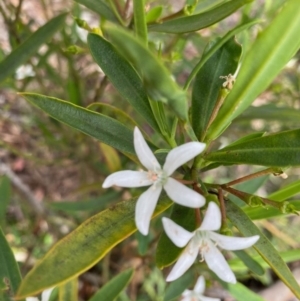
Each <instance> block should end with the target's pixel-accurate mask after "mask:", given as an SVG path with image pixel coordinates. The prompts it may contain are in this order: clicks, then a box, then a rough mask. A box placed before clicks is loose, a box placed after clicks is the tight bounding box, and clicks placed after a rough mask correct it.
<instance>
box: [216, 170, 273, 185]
mask: <svg viewBox="0 0 300 301" xmlns="http://www.w3.org/2000/svg"><path fill="white" fill-rule="evenodd" d="M276 171H277V169H276ZM274 172H275V170H274V168H267V169H264V170H261V171H258V172H255V173H253V174H251V175H248V176H245V177H242V178H239V179H236V180H234V181H231V182H228V183H225V184H223V185H222V187H229V186H233V185H236V184H239V183H242V182H245V181H249V180H252V179H254V178H258V177H261V176H264V175H267V174H271V173H274Z"/></svg>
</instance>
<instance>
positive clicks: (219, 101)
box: [201, 89, 229, 141]
mask: <svg viewBox="0 0 300 301" xmlns="http://www.w3.org/2000/svg"><path fill="white" fill-rule="evenodd" d="M228 92H229V91H228V90H227V89H221V90H220V92H219V96H218V99H217V102H216V104H215V106H214V108H213V111H212V113H211V116H210V118H209V121H208V123H207V126H206V128H205V131H204V133H203V134H202V137H201V141H204V138H205V135H206V132H207V130H208V128H209V127H210V126H211V124H212V123H213V121H214V120H215V119H216V117H217V115H218V112H219V110H220V108H221V106H222V104H223V102H224V99H225V98H226V96H227V95H228Z"/></svg>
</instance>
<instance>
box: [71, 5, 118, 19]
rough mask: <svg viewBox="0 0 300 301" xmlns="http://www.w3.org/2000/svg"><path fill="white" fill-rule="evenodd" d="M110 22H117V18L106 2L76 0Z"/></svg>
mask: <svg viewBox="0 0 300 301" xmlns="http://www.w3.org/2000/svg"><path fill="white" fill-rule="evenodd" d="M74 1H75V2H77V3H79V4H82V5H84V6H85V7H87V8H89V9H90V10H92V11H94V12H95V13H97V14H99V15H100V16H101V17H104V18H105V19H107V20H110V21H115V22H116V21H117V18H116V16H115V15H114V13H113V12H112V10H111V9H110V7H109V6H108V5H107V1H104V0H74Z"/></svg>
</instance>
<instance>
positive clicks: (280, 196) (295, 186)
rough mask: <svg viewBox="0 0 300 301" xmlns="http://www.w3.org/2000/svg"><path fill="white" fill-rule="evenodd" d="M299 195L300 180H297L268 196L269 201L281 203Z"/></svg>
mask: <svg viewBox="0 0 300 301" xmlns="http://www.w3.org/2000/svg"><path fill="white" fill-rule="evenodd" d="M299 193H300V180H297V181H295V182H293V183H290V184H288V185H286V186H284V187H282V188H281V189H279V190H277V191H275V192H273V193H272V194H270V195H269V196H268V199H270V200H273V201H278V202H281V201H285V200H287V199H289V198H290V197H292V196H294V195H296V194H299Z"/></svg>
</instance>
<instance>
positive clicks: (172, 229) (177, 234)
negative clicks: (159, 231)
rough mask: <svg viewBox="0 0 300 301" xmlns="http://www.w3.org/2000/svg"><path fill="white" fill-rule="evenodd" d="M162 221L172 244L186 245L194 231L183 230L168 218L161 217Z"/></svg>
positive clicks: (180, 246) (181, 246)
mask: <svg viewBox="0 0 300 301" xmlns="http://www.w3.org/2000/svg"><path fill="white" fill-rule="evenodd" d="M162 223H163V226H164V229H165V232H166V234H167V235H168V237H169V238H170V239H171V240H172V242H173V243H174V245H175V246H177V247H179V248H183V247H184V246H186V245H187V243H188V242H189V241H190V239H191V238H192V237H193V236H194V233H191V232H189V231H187V230H185V229H184V228H182V227H181V226H179V225H177V224H176V223H174V222H173V221H172V220H170V219H169V218H166V217H163V218H162Z"/></svg>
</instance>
